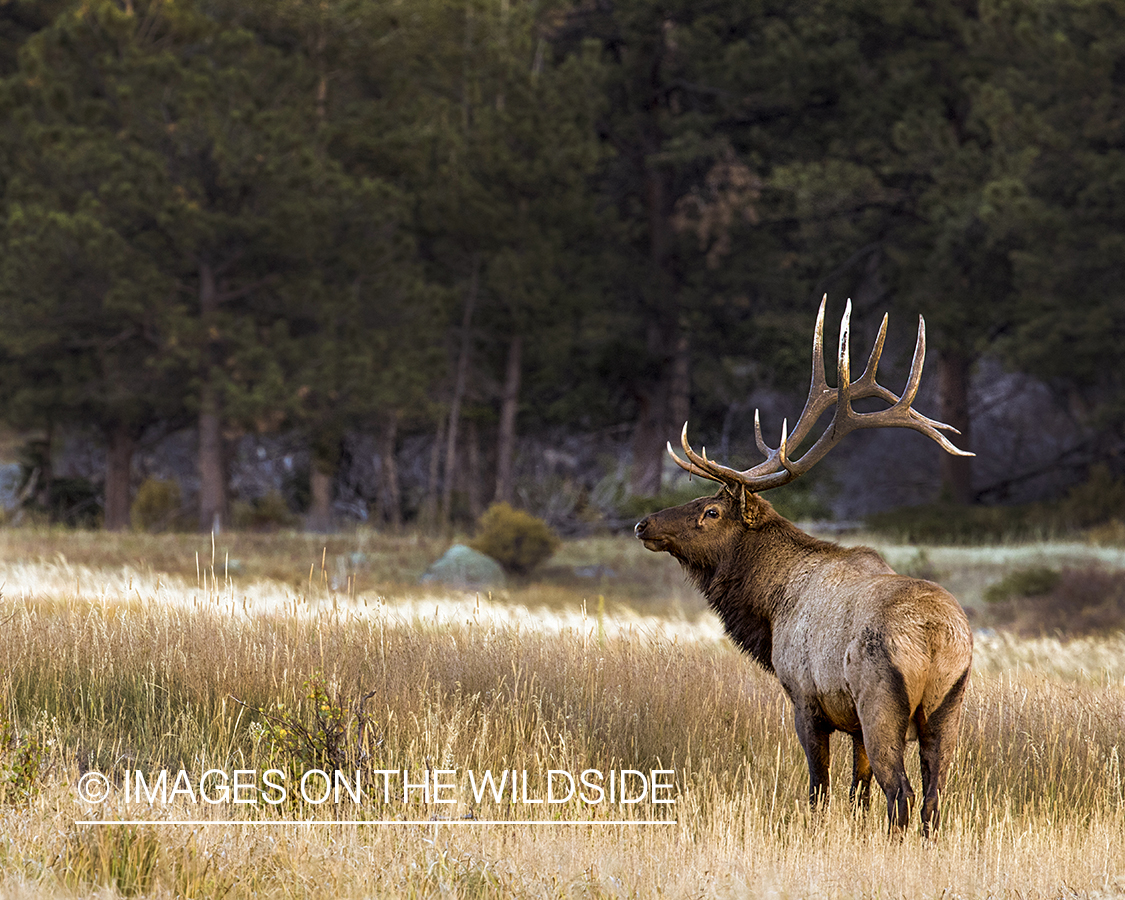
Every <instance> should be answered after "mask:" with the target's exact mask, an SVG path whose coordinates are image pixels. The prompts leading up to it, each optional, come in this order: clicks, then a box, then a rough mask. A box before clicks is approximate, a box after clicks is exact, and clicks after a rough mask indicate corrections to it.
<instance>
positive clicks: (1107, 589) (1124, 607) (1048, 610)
mask: <svg viewBox="0 0 1125 900" xmlns="http://www.w3.org/2000/svg"><path fill="white" fill-rule="evenodd" d="M1001 588H1002V589H1001ZM990 594H991V596H990ZM985 599H987V600H990V601H991V602H990V604H989V608H988V618H989V619H990V620H991V622H992V623H993V624H995V625H997V626H999V627H1002V628H1008V629H1011V630H1013V631H1015V632H1017V633H1020V634H1027V635H1035V634H1060V635H1068V636H1070V635H1092V634H1105V633H1108V632H1113V631H1121V630H1123V629H1125V579H1122V578H1121V573H1120V572H1116V571H1111V570H1107V569H1103V568H1100V567H1098V566H1089V567H1086V568H1083V569H1063V570H1062V571H1061V572H1056V571H1054V570H1053V569H1042V568H1040V569H1028V570H1025V571H1023V572H1016V573H1013V574H1012V575H1010V576H1008V578H1005V579H1003V580H1002V581H1001V582H999V583H998V584H996V585H993V587H992V588H990V589H989V592H988V593H986V595H985Z"/></svg>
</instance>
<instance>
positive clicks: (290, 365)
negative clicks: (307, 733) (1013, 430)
mask: <svg viewBox="0 0 1125 900" xmlns="http://www.w3.org/2000/svg"><path fill="white" fill-rule="evenodd" d="M0 73H2V75H3V80H2V83H0V107H2V113H3V117H4V120H5V121H6V122H7V123H9V127H6V128H5V129H3V130H2V134H0V154H2V162H3V164H2V166H0V191H2V198H3V200H2V203H3V207H2V210H0V214H2V217H0V228H2V232H0V233H2V241H3V253H2V254H0V311H2V312H3V320H4V327H3V328H2V329H0V414H2V416H3V419H4V420H5V421H6V422H7V423H8V424H9V425H11V426H14V427H16V428H18V429H21V430H25V431H27V432H28V433H37V434H41V435H46V436H47V439H48V441H49V440H50V438H51V436H52V435H53V434H56V433H58V431H59V430H60V429H66V428H72V427H74V426H76V425H81V426H82V427H84V428H88V429H94V430H96V431H97V432H98V433H99V435H100V439H101V440H102V442H103V443H104V446H105V448H106V473H105V490H104V521H105V525H106V527H109V528H120V527H123V526H124V525H125V524H127V522H128V512H129V504H130V486H131V473H133V472H134V471H135V467H134V465H133V458H134V454H135V452H136V449H137V447H138V442H144V441H149V440H151V439H152V436H153V435H154V434H161V433H167V432H170V431H175V430H179V429H184V428H188V427H191V428H194V429H195V432H196V434H197V435H198V474H199V492H198V497H197V498H196V505H197V507H198V520H199V523H200V526H201V527H203V528H207V529H209V528H211V527H212V526H213V525H214V524H215V523H216V522H222V521H223V520H224V519H225V517H226V516H227V515H228V511H229V498H228V496H227V493H228V490H227V485H228V480H227V475H226V472H227V466H228V465H229V455H230V453H229V447H230V444H231V441H232V440H233V439H234V438H236V437H237V436H238V435H239V434H244V433H247V432H250V431H257V432H263V433H273V432H286V433H289V434H298V435H302V436H303V440H304V442H305V444H306V445H307V446H308V448H309V452H310V456H311V459H312V463H311V472H310V478H309V483H310V484H309V493H310V497H311V500H310V504H311V506H310V515H311V517H312V520H313V521H314V522H316V523H326V522H327V519H328V517H329V512H330V508H331V501H332V486H333V481H334V476H335V472H336V469H337V466H338V465H339V462H340V455H341V446H342V442H343V440H344V437H345V435H346V434H348V433H351V432H355V431H362V432H366V433H369V434H373V435H375V436H376V444H377V446H378V448H379V452H380V456H381V458H382V459H383V460H384V464H383V465H382V467H381V470H380V471H381V473H382V474H381V478H382V485H381V488H380V497H379V503H378V508H379V512H380V516H381V517H382V518H383V519H384V520H385V521H387V522H389V523H398V522H399V521H401V517H402V516H403V508H404V502H403V498H402V496H401V494H402V492H401V489H400V486H399V477H398V473H397V472H396V468H395V465H394V459H395V453H394V450H395V448H396V446H399V445H400V443H401V442H402V441H403V440H404V439H405V438H406V437H407V436H409V435H410V434H412V433H420V432H425V433H428V434H431V435H433V436H434V437H435V439H434V440H432V441H431V442H430V443H431V446H432V448H433V449H432V459H431V460H429V461H428V462H427V463H426V465H427V466H428V467H429V471H430V473H431V474H432V476H433V477H432V479H431V482H432V484H433V485H434V486H435V487H434V489H433V490H431V495H430V497H429V498H427V500H426V502H424V503H423V504H422V505H421V507H419V508H417V509H414V510H412V513H415V512H417V513H420V514H424V515H426V516H428V517H430V518H431V519H432V520H435V521H440V520H441V519H442V518H448V516H449V515H450V513H451V508H452V506H453V499H452V485H453V481H452V477H451V473H452V472H453V471H454V470H458V471H469V472H471V473H472V478H473V481H474V484H476V485H477V487H476V493H475V496H474V497H473V498H471V499H472V500H473V502H474V504H475V505H479V504H481V503H486V502H488V501H489V500H490V499H493V498H495V499H500V500H503V499H511V498H512V496H513V464H512V461H513V454H514V452H515V446H516V438H517V435H519V434H533V433H536V432H542V433H550V432H551V431H552V429H553V430H556V431H557V430H558V429H562V430H570V431H575V432H578V431H596V430H598V429H608V428H613V427H625V428H627V429H628V431H629V434H630V435H631V438H630V444H631V451H632V453H631V468H630V473H631V474H630V484H629V487H630V490H631V491H632V492H633V493H634V494H636V495H641V496H645V495H654V494H656V493H658V491H659V489H660V479H661V466H662V452H663V446H664V442H665V441H666V440H667V439H668V438H670V437H673V436H675V435H676V434H678V432H679V428H680V425H681V424H682V423H683V421H684V420H685V419H687V418H688V417H689V415H690V417H691V419H692V421H693V433H695V434H698V435H699V436H700V438H701V439H706V438H708V437H710V438H711V439H712V440H711V443H713V444H717V443H718V440H717V438H718V436H719V434H720V432H721V433H723V435H724V436H725V435H726V434H727V433H728V432H729V429H730V421H731V419H732V417H734V416H735V415H736V414H737V416H738V417H739V422H740V424H739V426H738V427H739V428H740V429H741V431H740V433H742V434H749V433H750V432H749V431H748V430H747V428H748V423H750V422H752V416H751V415H748V414H747V411H746V410H745V409H744V408H743V407H744V406H745V404H746V400H747V398H748V397H749V396H750V395H751V394H752V393H754V392H755V391H770V390H775V391H789V390H793V389H796V390H798V391H800V390H802V388H801V387H800V385H801V383H802V382H803V381H804V380H805V379H807V359H808V350H807V348H806V347H805V343H806V335H807V333H808V329H809V323H810V322H811V318H812V313H813V310H815V303H816V300H817V299H818V298H819V294H820V293H822V292H824V291H827V292H829V293H830V294H831V296H832V297H833V298H834V299H836V300H837V301H838V302H839V303H841V304H842V303H843V300H844V298H845V297H847V296H850V297H852V298H853V301H854V304H855V308H856V315H855V319H856V322H857V328H859V329H861V330H862V329H864V328H867V329H870V330H871V331H872V332H873V330H874V328H875V326H876V323H877V322H878V319H879V317H880V316H881V314H882V312H883V311H884V310H892V311H896V312H897V315H896V316H893V317H892V318H894V319H897V320H898V321H899V322H904V323H907V324H906V325H903V326H902V327H903V328H904V329H906V328H908V327H909V323H910V319H911V314H914V313H917V312H919V311H923V312H925V314H926V316H927V320H928V323H929V336H930V348H931V351H930V352H931V366H933V367H934V368H935V369H936V374H934V375H931V376H930V377H931V379H932V380H933V381H935V382H936V383H938V384H939V386H940V403H939V409H937V410H935V414H936V417H937V418H940V419H942V420H944V421H947V422H950V423H952V424H954V425H956V426H958V427H959V428H960V429H961V431H962V433H963V434H964V436H965V437H964V439H963V440H962V442H961V443H962V445H963V446H968V447H969V448H971V449H978V450H980V449H986V448H980V447H976V446H975V445H974V441H973V430H972V421H971V408H970V404H969V385H970V381H971V376H972V374H973V372H974V369H975V366H976V364H977V363H978V362H979V361H980V360H982V359H984V358H986V357H989V358H996V359H999V360H1001V361H1002V362H1003V363H1004V364H1005V365H1006V366H1008V367H1010V368H1011V369H1013V370H1015V371H1019V372H1023V373H1027V374H1028V375H1030V376H1034V377H1035V378H1038V379H1040V380H1042V381H1043V382H1044V383H1045V384H1046V385H1047V386H1048V387H1049V389H1050V390H1051V391H1052V392H1053V393H1054V394H1055V396H1056V397H1057V398H1058V404H1059V405H1060V406H1061V407H1062V408H1063V409H1065V410H1066V412H1067V414H1068V415H1069V416H1070V418H1071V422H1072V431H1073V440H1071V441H1069V442H1068V443H1066V444H1065V445H1064V447H1063V449H1062V450H1060V454H1061V456H1060V458H1059V459H1057V460H1055V461H1053V462H1052V464H1054V465H1058V466H1066V467H1068V468H1070V469H1073V472H1074V477H1076V478H1077V477H1081V476H1082V474H1083V473H1084V471H1085V470H1086V469H1087V468H1088V467H1089V466H1091V465H1093V464H1095V463H1108V464H1109V465H1110V466H1117V467H1122V466H1125V461H1123V455H1122V449H1123V447H1125V426H1123V423H1125V391H1123V385H1122V377H1123V376H1122V372H1123V371H1125V366H1123V363H1125V350H1123V341H1122V338H1123V336H1125V300H1123V298H1122V296H1121V290H1122V288H1121V284H1122V283H1123V279H1122V277H1121V276H1122V275H1123V274H1125V273H1123V272H1122V269H1123V268H1125V178H1123V177H1122V174H1123V173H1125V9H1123V8H1122V7H1121V6H1120V4H1118V3H1115V2H1108V0H1107V2H1096V0H1095V2H1088V0H1012V2H1005V3H1001V2H992V0H969V2H953V0H924V2H923V0H919V2H907V0H887V2H883V3H880V4H874V5H873V4H871V3H869V2H861V0H803V2H771V0H751V2H746V0H737V2H736V0H715V2H711V3H706V4H701V3H698V2H686V0H683V2H678V0H672V2H663V3H655V2H652V0H613V2H611V0H584V2H536V3H533V2H524V0H411V2H410V3H405V4H404V3H398V2H392V0H285V2H280V3H279V2H272V0H271V2H267V0H251V2H238V3H234V2H230V0H162V2H161V0H53V2H34V3H32V2H23V0H13V2H10V3H6V4H3V5H0ZM908 334H909V332H908V331H905V330H904V335H908ZM861 337H863V335H857V338H856V339H857V341H859V340H860V338H861ZM892 337H893V338H894V337H896V336H892ZM896 343H897V344H902V345H905V346H909V338H908V337H907V338H906V339H904V340H902V341H896ZM859 362H861V361H857V364H858V363H859ZM766 424H767V427H768V428H771V429H772V428H779V426H780V422H778V423H766ZM1029 425H1031V426H1033V425H1034V423H1029ZM481 448H486V449H485V450H483V451H482V449H481ZM747 449H748V450H749V449H750V448H749V445H748V446H747ZM44 459H45V460H47V462H48V464H47V466H46V471H40V472H39V473H38V474H37V476H36V477H37V478H38V479H39V481H40V484H42V485H49V484H50V480H51V477H50V471H49V460H50V453H49V451H48V452H47V453H46V454H45V456H44ZM943 464H945V465H947V468H946V470H945V471H944V473H943V474H944V481H945V485H946V489H947V491H948V493H949V495H950V496H951V497H952V498H954V499H956V500H959V501H961V502H974V501H977V500H980V499H981V497H982V495H983V494H984V493H985V492H987V491H991V492H992V493H991V494H989V496H996V495H999V494H1002V493H1003V491H1002V490H999V489H997V488H996V486H995V485H981V484H980V483H979V481H978V482H974V480H973V478H972V472H971V469H970V465H971V462H969V461H965V460H959V459H954V458H950V459H949V460H946V461H943ZM1018 474H1019V473H1012V475H1013V476H1016V475H1018ZM439 484H444V485H445V489H444V490H443V491H439V490H438V489H437V488H436V486H437V485H439ZM31 487H32V488H34V486H31ZM31 493H33V491H31Z"/></svg>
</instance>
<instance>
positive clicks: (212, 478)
mask: <svg viewBox="0 0 1125 900" xmlns="http://www.w3.org/2000/svg"><path fill="white" fill-rule="evenodd" d="M218 309H219V300H218V294H217V292H216V288H215V270H214V268H213V267H212V266H211V264H210V263H209V262H203V263H200V266H199V311H200V318H201V320H202V323H203V328H204V333H205V334H206V335H207V337H206V338H205V340H206V345H205V347H204V352H203V371H202V373H201V376H202V377H201V385H200V388H199V528H200V530H201V531H213V532H218V531H220V530H221V529H222V525H223V521H224V519H225V518H226V512H227V479H226V465H225V463H224V460H223V431H222V410H221V403H220V401H219V392H218V389H217V388H216V387H215V383H214V374H213V371H212V370H213V368H214V367H215V366H217V365H218V355H219V349H220V348H219V340H218V330H217V325H216V324H215V321H214V319H215V317H216V315H217V313H218Z"/></svg>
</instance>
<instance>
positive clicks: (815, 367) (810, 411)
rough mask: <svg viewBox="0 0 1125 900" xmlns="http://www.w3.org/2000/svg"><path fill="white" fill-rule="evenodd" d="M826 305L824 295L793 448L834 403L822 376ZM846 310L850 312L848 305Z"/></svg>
mask: <svg viewBox="0 0 1125 900" xmlns="http://www.w3.org/2000/svg"><path fill="white" fill-rule="evenodd" d="M849 304H850V301H849ZM827 305H828V295H827V294H825V295H824V296H823V297H822V298H821V301H820V309H819V310H817V314H816V328H815V329H814V330H813V350H812V377H811V379H810V382H809V396H808V399H807V400H806V401H805V408H804V409H803V410H801V415H800V416H799V417H798V418H797V424H796V425H794V426H793V431H792V432H791V433H790V435H789V441H790V443H791V445H792V446H794V447H797V446H799V445H800V443H801V441H803V440H804V439H805V436H806V435H807V434H808V433H809V431H810V430H811V429H812V427H813V425H815V424H816V420H817V419H819V418H820V417H821V415H822V414H823V413H824V411H825V410H826V409H828V407H830V406H831V405H832V404H833V403H835V402H836V389H835V388H830V387H829V386H828V378H827V377H826V376H825V374H824V310H825V308H826V306H827ZM848 308H849V310H850V308H851V307H850V305H849V307H848ZM844 315H845V317H846V316H847V315H848V313H846V312H845V314H844ZM846 329H847V325H846V324H845V323H844V322H843V321H842V322H841V330H842V331H843V330H846ZM759 446H761V445H759ZM762 452H763V453H764V454H766V456H769V455H770V453H769V451H768V450H767V449H765V448H763V449H762ZM768 461H769V460H767V462H768ZM761 468H762V465H758V466H755V469H754V471H757V470H758V469H761Z"/></svg>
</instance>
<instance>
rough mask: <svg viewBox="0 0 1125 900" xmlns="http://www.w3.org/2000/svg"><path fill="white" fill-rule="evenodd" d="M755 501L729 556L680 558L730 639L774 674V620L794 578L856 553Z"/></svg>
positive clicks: (785, 602) (790, 593)
mask: <svg viewBox="0 0 1125 900" xmlns="http://www.w3.org/2000/svg"><path fill="white" fill-rule="evenodd" d="M754 502H755V503H756V505H759V506H760V508H759V509H758V510H756V516H755V519H756V520H755V522H754V524H752V525H747V526H746V528H745V530H744V531H743V532H742V533H741V534H740V535H739V538H738V542H737V545H736V546H734V547H731V548H730V552H727V553H725V554H722V555H721V557H720V558H719V559H718V560H717V562H716V563H715V564H713V565H705V564H702V563H700V562H697V561H694V560H685V559H683V558H682V557H681V558H680V562H681V564H682V565H683V567H684V569H685V570H686V572H687V574H688V576H689V578H690V579H691V580H692V582H693V583H694V584H695V586H696V587H697V588H698V589H699V591H700V592H701V593H702V594H703V596H704V597H706V599H707V603H708V605H709V606H710V607H711V609H712V610H714V611H715V613H716V614H717V615H718V616H719V618H720V620H721V621H722V623H723V627H724V628H725V630H726V632H727V634H728V635H729V636H730V638H731V640H733V641H734V642H735V644H737V645H738V647H739V648H740V649H742V650H743V651H744V652H746V653H747V654H749V655H750V656H751V657H753V658H754V659H755V660H756V661H757V662H758V663H759V664H760V665H761V666H762V667H764V668H765V669H766V670H767V671H769V672H773V670H774V669H773V662H772V659H771V657H772V651H773V621H774V619H775V618H776V617H777V616H778V614H779V613H781V612H783V611H784V610H785V609H786V608H787V607H789V606H790V605H791V604H792V603H793V590H792V587H793V583H794V579H795V577H796V573H797V572H800V571H801V570H804V569H807V568H809V566H810V565H812V564H814V563H815V561H818V560H822V559H824V558H825V556H829V557H838V556H846V555H849V554H854V553H856V552H857V551H856V550H854V549H848V548H844V547H841V546H839V545H838V544H834V543H831V542H829V541H822V540H820V539H819V538H815V537H813V536H812V535H810V534H806V533H805V532H803V531H801V529H799V528H798V527H797V526H796V525H794V524H793V523H792V522H790V521H789V520H787V519H785V518H784V517H782V516H781V515H779V514H778V513H776V512H775V511H774V509H773V507H772V505H770V504H769V502H768V501H766V500H764V499H762V498H760V497H754ZM871 552H873V551H871Z"/></svg>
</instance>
